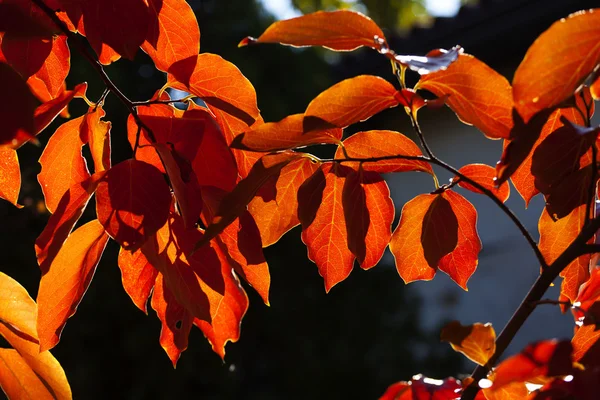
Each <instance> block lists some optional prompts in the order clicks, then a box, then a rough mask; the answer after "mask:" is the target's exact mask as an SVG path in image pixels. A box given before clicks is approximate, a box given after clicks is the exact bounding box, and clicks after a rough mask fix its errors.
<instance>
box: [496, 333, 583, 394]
mask: <svg viewBox="0 0 600 400" xmlns="http://www.w3.org/2000/svg"><path fill="white" fill-rule="evenodd" d="M572 350H573V347H572V346H571V342H569V341H561V342H559V341H557V340H545V341H541V342H537V343H534V344H530V345H528V346H527V347H526V348H525V350H523V351H522V352H521V353H519V354H517V355H515V356H512V357H509V358H507V359H506V360H504V361H503V362H502V363H500V365H498V367H497V368H496V370H495V372H496V374H495V378H494V384H493V385H492V387H491V390H492V391H496V390H498V389H500V388H502V387H504V386H505V385H508V384H510V383H513V382H526V381H530V380H532V379H535V378H539V377H544V376H547V377H550V376H560V375H568V374H569V373H570V372H571V371H572V365H571V364H572V361H571V352H572Z"/></svg>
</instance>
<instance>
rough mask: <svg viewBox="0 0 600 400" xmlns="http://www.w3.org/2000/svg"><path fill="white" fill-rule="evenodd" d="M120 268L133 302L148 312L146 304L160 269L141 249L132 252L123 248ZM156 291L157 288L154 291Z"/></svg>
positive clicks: (124, 283)
mask: <svg viewBox="0 0 600 400" xmlns="http://www.w3.org/2000/svg"><path fill="white" fill-rule="evenodd" d="M119 269H120V270H121V280H122V282H123V289H125V291H126V292H127V294H128V295H129V297H131V300H132V301H133V304H135V305H136V307H137V308H139V309H140V310H142V311H143V312H144V313H145V314H148V309H147V307H146V306H147V303H148V298H149V297H150V292H151V291H152V288H153V287H154V281H155V280H156V277H157V275H158V271H157V270H156V268H154V267H153V266H152V265H151V264H150V262H149V261H148V259H147V258H146V257H145V256H144V254H143V253H142V251H141V250H136V251H135V252H131V251H127V250H123V249H121V250H120V251H119ZM156 291H157V289H155V291H154V293H156ZM159 297H160V296H159Z"/></svg>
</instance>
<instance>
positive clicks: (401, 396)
mask: <svg viewBox="0 0 600 400" xmlns="http://www.w3.org/2000/svg"><path fill="white" fill-rule="evenodd" d="M379 400H413V393H412V387H411V385H410V383H409V382H396V383H394V384H393V385H390V386H389V387H388V388H387V389H386V391H385V393H384V394H383V396H381V397H380V398H379Z"/></svg>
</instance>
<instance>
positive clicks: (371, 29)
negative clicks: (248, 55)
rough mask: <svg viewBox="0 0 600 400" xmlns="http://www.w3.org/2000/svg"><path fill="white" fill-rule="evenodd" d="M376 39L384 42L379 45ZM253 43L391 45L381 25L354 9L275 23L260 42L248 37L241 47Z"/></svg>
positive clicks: (342, 48) (350, 47) (353, 46)
mask: <svg viewBox="0 0 600 400" xmlns="http://www.w3.org/2000/svg"><path fill="white" fill-rule="evenodd" d="M376 37H377V38H379V39H383V41H384V42H383V43H378V42H377V41H376V40H375V38H376ZM252 43H281V44H287V45H291V46H296V47H302V46H323V47H326V48H328V49H331V50H337V51H350V50H354V49H356V48H358V47H361V46H367V47H372V48H374V49H379V48H381V47H382V46H387V44H386V43H385V36H384V35H383V32H382V31H381V29H380V28H379V26H377V24H376V23H375V22H373V20H371V19H370V18H369V17H367V16H365V15H363V14H361V13H358V12H355V11H351V10H337V11H330V12H327V11H318V12H315V13H312V14H307V15H303V16H301V17H297V18H292V19H289V20H285V21H278V22H275V23H273V24H271V26H269V27H268V28H267V30H266V31H265V32H264V33H263V34H262V35H260V37H259V38H258V39H254V38H251V37H247V38H246V39H244V40H242V41H241V42H240V44H239V46H245V45H248V44H252Z"/></svg>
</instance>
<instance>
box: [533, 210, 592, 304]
mask: <svg viewBox="0 0 600 400" xmlns="http://www.w3.org/2000/svg"><path fill="white" fill-rule="evenodd" d="M585 213H586V206H585V205H582V206H579V207H577V208H576V209H574V210H573V211H572V212H571V213H570V214H569V215H567V216H566V217H564V218H561V219H559V220H556V221H555V220H553V218H552V216H551V215H550V214H549V213H548V210H547V209H544V211H542V215H541V216H540V220H539V223H538V230H539V232H540V240H539V244H538V247H539V249H540V251H541V253H542V255H543V256H544V259H545V260H546V262H547V263H548V264H551V263H552V262H554V260H556V259H557V258H558V257H559V256H560V255H561V254H562V252H563V251H565V249H566V248H567V247H568V246H569V245H570V244H571V242H573V240H575V238H576V237H577V235H579V232H580V231H581V229H582V228H583V225H584V224H585ZM589 262H590V256H589V254H587V255H583V256H580V257H578V258H577V259H575V260H574V261H573V262H571V263H570V264H569V265H568V266H567V267H566V268H565V269H563V270H562V272H561V273H560V276H561V277H563V278H564V279H563V283H562V286H561V291H560V292H561V295H563V296H565V297H566V298H567V299H569V300H570V301H571V302H574V301H575V299H576V298H577V294H578V293H579V287H580V286H581V284H582V283H584V282H585V281H587V280H588V279H589V276H590V275H589Z"/></svg>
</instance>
